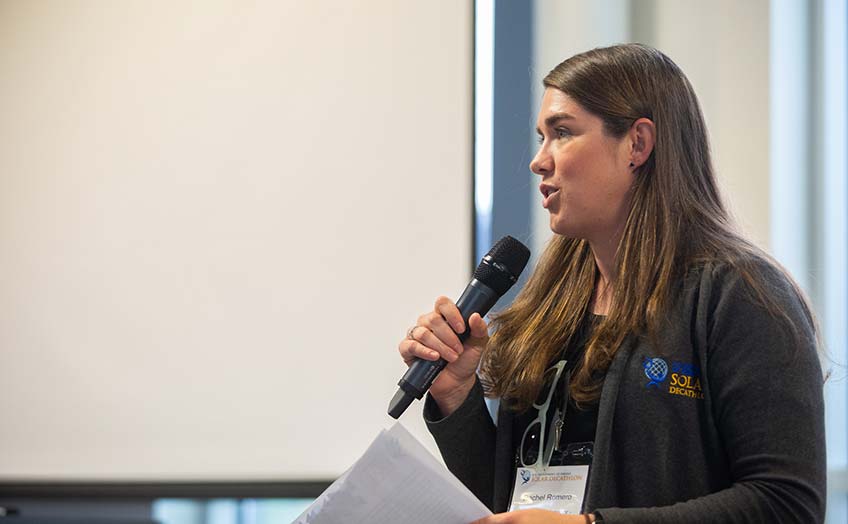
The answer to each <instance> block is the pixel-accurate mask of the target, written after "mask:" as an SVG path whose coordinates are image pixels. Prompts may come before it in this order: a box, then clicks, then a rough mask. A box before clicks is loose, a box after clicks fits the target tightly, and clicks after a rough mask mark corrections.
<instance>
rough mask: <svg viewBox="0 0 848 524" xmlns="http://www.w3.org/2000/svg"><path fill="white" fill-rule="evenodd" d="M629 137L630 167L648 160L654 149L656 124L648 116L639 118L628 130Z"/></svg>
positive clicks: (638, 165) (635, 166)
mask: <svg viewBox="0 0 848 524" xmlns="http://www.w3.org/2000/svg"><path fill="white" fill-rule="evenodd" d="M628 137H629V139H630V167H631V168H637V167H640V166H641V165H642V164H644V163H645V162H647V161H648V158H649V157H650V156H651V152H652V151H653V150H654V143H655V141H656V126H654V123H653V122H652V121H651V120H650V119H649V118H639V119H637V120H636V121H635V122H633V125H632V126H630V131H628Z"/></svg>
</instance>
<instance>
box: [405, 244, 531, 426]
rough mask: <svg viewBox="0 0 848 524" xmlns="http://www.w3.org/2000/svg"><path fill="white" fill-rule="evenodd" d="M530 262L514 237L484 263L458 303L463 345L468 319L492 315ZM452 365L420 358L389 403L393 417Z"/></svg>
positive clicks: (443, 360) (419, 396)
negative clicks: (490, 312)
mask: <svg viewBox="0 0 848 524" xmlns="http://www.w3.org/2000/svg"><path fill="white" fill-rule="evenodd" d="M529 259H530V250H529V249H527V247H526V246H525V245H524V244H522V243H521V242H519V241H518V240H516V239H514V238H512V237H511V236H505V237H503V238H502V239H500V240H498V241H497V243H495V245H494V246H492V249H490V250H489V252H488V253H487V254H486V256H484V257H483V260H481V261H480V265H479V266H477V269H476V270H475V271H474V278H472V279H471V282H470V283H469V284H468V286H466V288H465V291H463V292H462V295H460V297H459V300H457V301H456V307H457V308H459V312H460V313H461V314H462V320H463V321H464V322H465V331H463V332H462V333H460V334H458V335H457V336H458V337H459V340H460V342H464V341H465V339H467V338H468V337H469V335H470V328H469V327H468V319H469V318H470V317H471V315H473V314H474V313H480V316H483V315H485V314H486V313H488V312H489V309H491V308H492V306H494V305H495V302H497V301H498V299H499V298H501V297H502V296H503V295H504V293H506V292H507V291H509V288H511V287H512V285H513V284H515V282H516V281H517V280H518V276H519V275H520V274H521V272H522V271H524V266H526V265H527V261H528V260H529ZM447 365H448V362H447V360H445V359H443V358H440V359H439V360H424V359H422V358H416V359H415V362H413V363H412V365H410V366H409V369H407V370H406V373H404V375H403V377H401V379H400V381H398V386H400V388H399V389H398V390H397V393H395V396H394V397H392V400H391V402H389V416H391V417H392V418H395V419H396V418H398V417H400V416H401V415H402V414H403V412H404V411H406V408H408V407H409V405H410V404H412V400H413V399H420V398H421V397H423V396H424V393H426V392H427V390H428V389H430V386H431V385H432V384H433V381H434V380H435V379H436V376H437V375H438V374H439V372H440V371H442V370H443V369H444V368H445V366H447Z"/></svg>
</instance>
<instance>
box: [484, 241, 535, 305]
mask: <svg viewBox="0 0 848 524" xmlns="http://www.w3.org/2000/svg"><path fill="white" fill-rule="evenodd" d="M528 260H530V250H529V249H527V246H525V245H524V244H522V243H521V242H519V241H518V240H516V239H514V238H513V237H511V236H505V237H503V238H502V239H500V240H498V241H497V242H496V243H495V245H494V246H492V249H490V250H489V252H488V253H487V254H486V256H484V257H483V260H482V261H481V262H480V265H479V266H477V270H476V271H474V278H476V279H477V280H479V281H480V282H482V283H484V284H486V285H488V286H489V287H490V288H492V289H493V290H494V291H495V292H496V293H498V294H499V295H503V294H504V293H506V292H507V291H508V290H509V288H511V287H512V285H513V284H515V282H516V281H517V280H518V276H519V275H521V272H522V271H524V267H525V266H526V265H527V261H528Z"/></svg>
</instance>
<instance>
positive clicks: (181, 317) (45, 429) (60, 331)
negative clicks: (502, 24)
mask: <svg viewBox="0 0 848 524" xmlns="http://www.w3.org/2000/svg"><path fill="white" fill-rule="evenodd" d="M471 50H472V18H471V4H470V3H469V2H454V1H452V0H441V1H430V2H413V3H405V2H395V1H392V0H370V1H369V2H367V3H358V2H357V3H354V2H335V1H331V0H317V1H316V0H313V1H309V2H302V1H295V0H292V1H284V2H237V1H226V0H215V1H202V2H166V1H155V2H143V1H133V2H131V1H127V2H109V1H98V0H89V1H87V0H76V1H70V2H62V1H53V2H29V1H25V0H20V1H14V0H12V1H6V2H3V3H0V71H2V72H3V73H2V75H0V115H3V116H2V118H0V348H2V349H0V351H2V365H0V418H2V419H3V420H4V421H6V422H4V423H3V424H0V480H22V479H48V480H75V479H85V480H96V479H103V480H112V479H123V480H215V479H219V480H220V479H254V480H264V479H281V480H285V479H304V478H317V479H322V478H332V477H335V476H336V475H338V474H340V473H341V472H342V471H343V470H344V469H345V468H347V467H348V466H349V465H350V464H351V463H352V462H353V460H355V458H356V457H357V456H358V455H359V454H360V453H361V452H362V451H363V450H364V449H365V447H366V445H367V443H368V442H369V441H370V440H371V439H372V438H373V437H374V436H375V435H376V433H377V432H378V431H379V429H381V428H382V427H383V426H385V425H387V424H388V423H389V422H390V419H389V418H388V416H387V415H386V407H387V405H388V401H389V399H390V398H391V396H392V394H393V393H394V391H395V390H396V386H395V384H396V382H397V379H398V378H399V377H400V375H401V374H402V372H403V370H404V366H403V365H402V363H401V362H400V359H399V357H398V356H397V353H396V350H395V346H396V344H397V342H398V340H400V339H401V338H402V337H403V335H404V332H405V330H406V328H407V327H408V325H409V324H411V323H413V322H414V319H415V318H416V316H417V315H418V314H419V313H421V312H423V311H425V310H426V309H427V308H430V307H432V302H433V300H434V299H435V297H436V296H437V295H439V294H448V295H455V294H458V293H459V292H460V291H461V289H462V286H463V285H464V284H465V283H466V282H467V278H468V269H469V266H470V256H471V254H470V253H471V237H470V233H471V224H470V216H471V213H470V206H471V201H472V200H471V162H470V159H471V105H470V103H471V78H472V77H471V74H472V55H471ZM436 246H437V247H436ZM413 275H415V278H412V276H413ZM404 419H405V420H406V421H407V423H408V424H410V425H411V426H412V428H413V429H414V431H416V432H417V433H418V434H419V435H421V436H423V429H422V424H421V422H420V417H419V416H418V414H417V413H416V410H415V409H410V410H409V412H408V413H407V414H406V415H405V416H404ZM432 447H433V446H432V445H431V448H432Z"/></svg>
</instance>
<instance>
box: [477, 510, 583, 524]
mask: <svg viewBox="0 0 848 524" xmlns="http://www.w3.org/2000/svg"><path fill="white" fill-rule="evenodd" d="M587 522H594V518H592V517H588V518H587V515H560V514H559V513H554V512H553V511H545V510H543V509H522V510H519V511H510V512H509V513H498V514H497V515H492V516H491V517H486V518H483V519H480V520H475V521H474V522H472V523H471V524H586V523H587Z"/></svg>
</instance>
